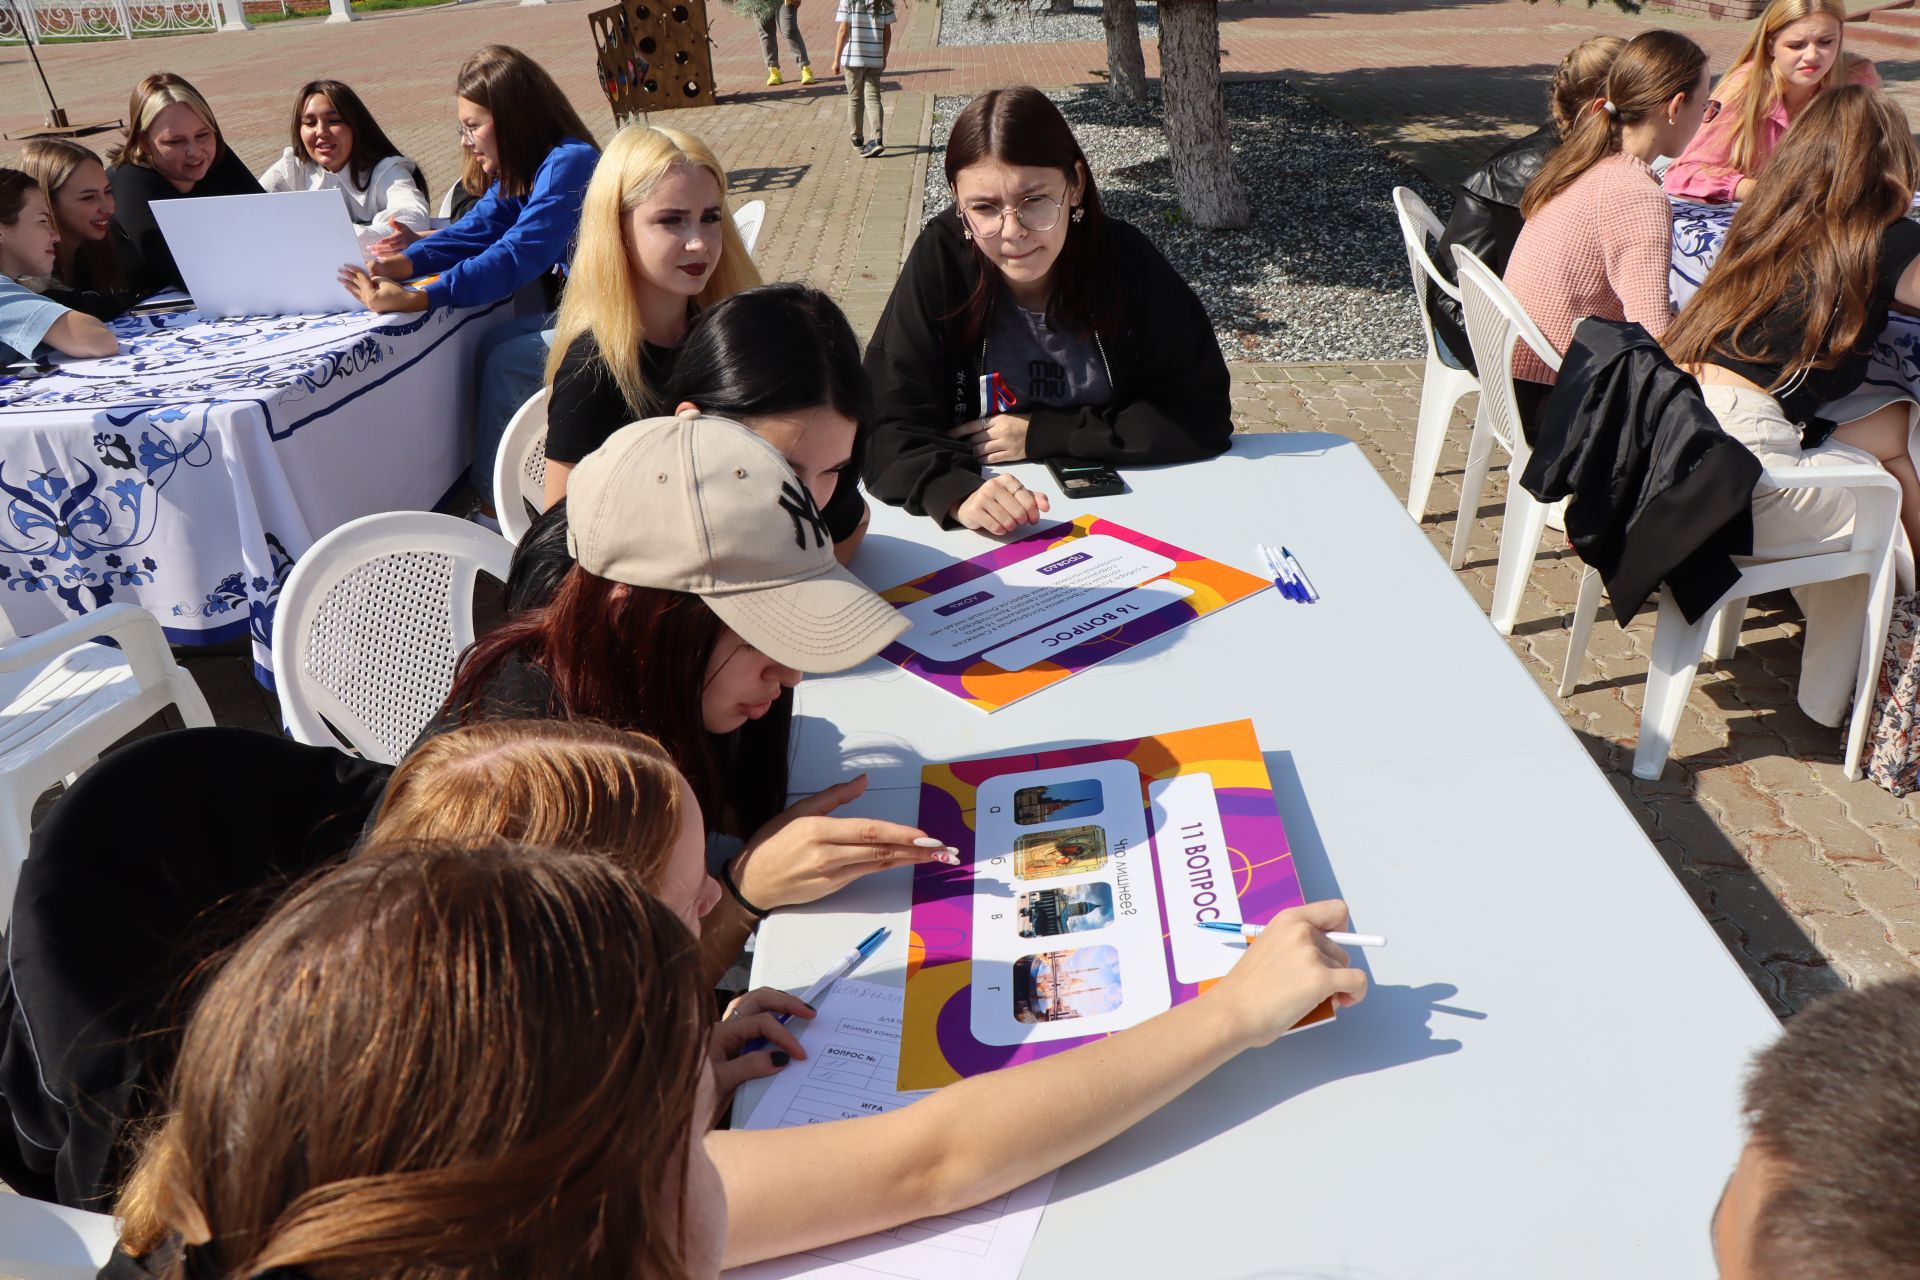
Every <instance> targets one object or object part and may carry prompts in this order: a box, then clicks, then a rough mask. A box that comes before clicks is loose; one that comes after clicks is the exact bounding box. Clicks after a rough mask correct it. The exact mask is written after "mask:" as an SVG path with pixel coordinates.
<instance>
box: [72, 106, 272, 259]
mask: <svg viewBox="0 0 1920 1280" xmlns="http://www.w3.org/2000/svg"><path fill="white" fill-rule="evenodd" d="M107 162H108V164H109V165H110V166H111V167H110V169H109V170H108V173H107V177H108V178H109V179H110V180H111V182H112V184H113V200H114V206H115V208H114V214H113V219H114V221H115V222H116V223H117V224H119V226H120V229H121V230H122V231H123V232H125V236H124V238H122V239H120V240H119V241H118V242H117V248H118V249H119V251H120V255H121V257H120V266H121V270H122V271H123V272H124V273H125V275H126V277H127V279H128V280H129V281H131V282H132V285H133V289H134V292H135V294H136V295H138V296H144V295H146V294H149V293H153V292H155V291H156V290H160V289H177V288H180V287H182V282H181V279H180V268H179V267H177V266H175V265H174V261H173V251H172V250H171V249H169V248H168V247H167V238H166V236H165V235H164V234H162V233H161V231H160V223H159V221H158V220H157V219H156V218H155V217H154V216H153V206H154V205H155V204H156V203H158V202H160V201H162V200H180V199H184V198H186V197H188V196H257V195H259V194H260V193H261V192H260V184H259V182H257V181H255V179H254V176H253V174H251V173H249V172H248V171H247V166H246V165H244V164H242V163H241V162H240V157H239V156H236V155H235V154H234V153H233V148H231V147H229V146H228V145H227V143H226V139H225V137H223V136H222V134H221V132H220V124H219V122H218V121H217V120H215V119H214V115H213V108H212V107H209V106H208V105H207V100H206V99H205V98H203V97H201V96H200V91H199V90H198V89H195V88H194V87H193V86H192V85H190V84H188V83H187V82H186V81H185V80H182V79H181V78H180V77H179V76H176V75H174V74H173V73H172V72H170V71H158V72H155V73H154V74H153V75H150V76H148V77H147V78H146V79H145V80H142V81H141V82H140V83H139V84H137V85H135V86H134V89H133V97H132V98H131V99H130V100H129V101H128V103H127V132H126V136H125V137H124V138H123V139H122V140H121V141H120V143H119V145H118V146H116V147H114V148H113V149H112V150H111V151H109V152H108V153H107Z"/></svg>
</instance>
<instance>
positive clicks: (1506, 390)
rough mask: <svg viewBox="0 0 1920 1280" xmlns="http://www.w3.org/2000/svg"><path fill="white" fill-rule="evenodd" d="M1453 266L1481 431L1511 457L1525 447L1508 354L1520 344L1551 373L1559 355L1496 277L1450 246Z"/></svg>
mask: <svg viewBox="0 0 1920 1280" xmlns="http://www.w3.org/2000/svg"><path fill="white" fill-rule="evenodd" d="M1453 261H1454V264H1455V266H1456V267H1458V269H1459V276H1460V310H1461V313H1462V314H1463V315H1464V316H1465V317H1466V321H1467V341H1468V342H1469V343H1471V344H1472V346H1473V362H1474V363H1475V364H1477V365H1479V366H1480V394H1481V396H1482V398H1483V401H1484V404H1485V407H1486V410H1487V425H1488V426H1489V427H1491V428H1492V430H1493V434H1494V435H1495V436H1496V437H1498V438H1499V441H1500V443H1501V445H1502V446H1504V447H1505V448H1506V451H1507V453H1508V454H1510V455H1512V454H1516V453H1517V452H1518V450H1520V449H1522V448H1524V447H1525V443H1526V435H1525V434H1524V433H1523V432H1522V431H1521V430H1520V409H1519V406H1518V404H1516V403H1515V401H1514V398H1513V349H1514V347H1516V346H1517V345H1519V344H1520V343H1522V342H1524V343H1526V344H1527V346H1529V347H1531V348H1532V349H1533V353H1534V354H1535V355H1537V356H1539V357H1540V361H1541V363H1543V364H1545V365H1546V366H1547V368H1549V369H1552V370H1554V371H1555V372H1556V373H1557V372H1559V369H1560V353H1559V352H1557V351H1555V350H1554V349H1553V344H1552V343H1551V342H1548V341H1547V340H1546V338H1545V337H1544V336H1543V335H1542V334H1541V332H1540V327H1539V326H1538V325H1536V324H1534V322H1533V321H1532V319H1531V318H1529V317H1528V315H1527V312H1526V309H1525V308H1524V307H1522V306H1521V305H1520V302H1519V300H1518V299H1516V298H1515V297H1514V296H1513V294H1512V292H1511V291H1509V290H1508V288H1507V286H1506V285H1504V284H1502V283H1501V282H1500V277H1499V276H1497V275H1495V274H1493V268H1491V267H1489V266H1488V265H1487V264H1486V263H1484V262H1482V261H1480V259H1479V257H1478V256H1477V255H1475V254H1474V252H1473V251H1472V250H1470V249H1468V248H1466V247H1465V246H1462V245H1455V246H1453Z"/></svg>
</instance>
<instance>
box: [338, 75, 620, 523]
mask: <svg viewBox="0 0 1920 1280" xmlns="http://www.w3.org/2000/svg"><path fill="white" fill-rule="evenodd" d="M456 94H457V96H456V99H455V105H456V107H457V109H458V113H459V120H460V142H461V145H462V146H463V147H465V148H466V150H467V152H468V154H469V155H470V156H471V157H472V158H473V159H474V160H475V162H477V163H478V164H479V166H480V167H481V169H482V170H483V171H484V172H485V174H486V176H487V179H488V182H489V185H488V187H487V192H486V194H485V195H484V196H482V197H481V198H480V200H479V201H478V203H476V204H475V205H474V206H473V207H472V208H471V209H469V210H467V212H466V214H465V215H464V216H463V217H462V218H461V219H460V220H459V221H458V222H455V223H454V224H453V225H452V226H450V227H447V228H445V229H444V230H441V231H435V232H432V233H431V234H427V235H420V234H418V233H416V232H415V231H414V230H413V229H412V228H411V227H408V226H407V225H406V224H404V223H401V224H399V225H397V226H395V227H394V229H393V233H392V234H391V235H389V236H387V237H386V238H384V239H382V240H379V241H376V242H375V243H374V245H373V255H374V256H373V258H372V259H371V261H369V262H368V263H367V264H366V266H365V267H364V268H363V267H361V266H358V265H349V266H346V267H344V268H342V270H341V273H340V279H341V283H343V284H344V285H345V286H346V288H347V291H348V292H349V293H351V294H353V296H354V297H356V298H358V299H360V301H361V302H362V303H364V304H365V305H366V306H367V307H368V308H369V309H370V310H373V311H381V312H395V311H425V310H426V309H428V308H429V307H444V306H455V307H471V306H482V305H485V304H488V303H493V302H498V301H499V300H501V299H502V298H508V297H512V296H513V295H514V294H515V293H517V292H518V291H519V290H521V289H523V288H525V287H526V286H528V285H531V284H535V283H536V282H543V283H544V284H545V285H546V286H547V289H546V296H545V298H544V302H545V309H544V310H543V311H542V312H540V313H539V314H535V315H531V316H526V317H524V318H522V319H519V320H511V321H508V322H507V323H505V324H500V325H496V326H494V327H493V328H492V329H490V330H488V331H487V333H486V334H485V335H484V336H483V337H482V338H481V340H480V342H479V344H478V346H477V347H476V349H475V353H474V359H475V365H476V367H477V368H478V369H479V370H480V386H479V401H478V407H477V409H476V412H475V416H474V444H473V459H474V461H473V470H472V473H471V479H472V482H473V487H474V489H475V491H476V492H478V493H482V494H491V493H492V492H493V459H494V454H495V453H496V452H497V451H498V449H499V446H500V437H501V436H502V435H503V434H504V433H505V432H506V429H507V423H508V422H509V421H511V420H512V418H513V414H514V411H515V410H517V409H518V408H519V407H520V406H521V405H522V404H524V403H526V400H527V397H528V396H530V395H532V394H533V393H534V392H535V391H536V390H538V389H539V384H540V371H541V369H542V368H544V367H545V365H546V357H547V345H548V338H547V336H546V335H547V332H548V331H549V330H550V329H551V327H552V324H553V320H552V316H551V309H552V307H553V305H554V303H555V302H556V301H557V300H558V293H559V282H560V280H561V279H563V275H564V272H565V270H566V267H567V262H568V260H569V258H570V257H571V255H572V251H573V243H574V234H575V232H576V231H578V230H579V226H580V208H581V202H582V200H583V199H584V198H585V195H586V190H587V182H588V180H589V179H590V178H592V176H593V170H594V165H595V164H596V163H597V162H598V161H599V159H600V149H599V148H598V147H596V146H595V145H594V142H593V131H592V130H590V129H589V128H587V125H586V122H585V121H583V120H581V119H580V115H579V113H578V112H576V111H575V110H574V109H573V105H572V104H571V103H569V102H568V101H567V96H566V94H564V93H562V92H561V90H560V86H559V85H557V84H555V83H554V81H553V77H552V76H550V75H548V74H547V72H546V70H545V69H544V68H543V67H541V66H540V64H539V63H537V62H535V61H534V60H533V59H531V58H529V57H528V56H527V55H526V54H524V53H521V52H520V51H519V50H518V49H514V48H511V47H509V46H507V45H503V44H492V45H487V46H485V47H483V48H481V49H480V50H479V51H478V52H476V53H475V54H474V55H473V56H472V57H471V58H468V59H467V61H466V64H465V65H464V66H463V67H461V69H460V75H459V79H458V81H457V87H456ZM435 274H437V275H438V277H439V278H438V279H436V280H434V281H433V282H432V283H430V284H428V285H427V286H426V287H424V288H420V289H415V288H409V287H407V286H405V285H402V284H400V283H398V282H399V281H402V280H409V279H412V278H414V277H415V276H424V275H435Z"/></svg>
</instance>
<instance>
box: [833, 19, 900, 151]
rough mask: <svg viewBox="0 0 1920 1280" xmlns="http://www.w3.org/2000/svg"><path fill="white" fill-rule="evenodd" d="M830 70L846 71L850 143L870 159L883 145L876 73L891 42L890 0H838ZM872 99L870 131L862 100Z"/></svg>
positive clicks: (884, 121)
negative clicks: (850, 132)
mask: <svg viewBox="0 0 1920 1280" xmlns="http://www.w3.org/2000/svg"><path fill="white" fill-rule="evenodd" d="M833 20H834V22H836V23H838V24H839V26H838V29H837V30H836V31H835V32H834V42H833V72H834V74H835V75H838V74H840V72H841V70H842V69H843V68H844V69H845V71H846V73H847V113H848V116H849V117H850V118H851V119H852V121H853V146H854V149H855V150H856V151H858V152H859V153H860V154H861V155H863V156H865V157H867V158H868V159H869V160H871V159H872V158H873V157H874V156H877V155H879V154H880V151H881V148H883V147H885V146H886V145H887V141H886V133H887V128H886V126H887V115H886V109H885V108H884V107H883V106H882V105H881V103H880V73H881V72H882V71H884V70H886V67H887V49H888V48H889V46H891V45H892V44H893V0H840V8H839V9H838V11H836V12H835V13H834V15H833ZM868 98H871V99H872V100H873V134H872V136H871V137H869V136H868V135H867V131H866V128H865V120H864V116H865V106H866V100H867V99H868Z"/></svg>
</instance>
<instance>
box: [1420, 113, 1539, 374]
mask: <svg viewBox="0 0 1920 1280" xmlns="http://www.w3.org/2000/svg"><path fill="white" fill-rule="evenodd" d="M1559 145H1560V133H1559V130H1557V129H1556V128H1554V126H1553V124H1552V123H1551V122H1549V123H1547V124H1544V125H1542V126H1541V127H1540V128H1538V129H1535V130H1534V131H1533V132H1532V133H1530V134H1528V135H1527V136H1526V137H1524V138H1520V139H1518V140H1517V141H1514V142H1509V143H1508V144H1507V145H1506V146H1504V147H1502V148H1500V149H1499V150H1498V151H1496V152H1494V153H1493V155H1492V157H1491V158H1489V159H1488V160H1487V162H1486V163H1485V164H1483V165H1481V166H1480V168H1479V169H1478V170H1476V171H1475V172H1474V173H1473V174H1472V175H1471V176H1469V177H1468V178H1467V180H1466V181H1465V182H1464V183H1462V184H1461V185H1460V186H1459V187H1457V188H1455V189H1454V193H1453V214H1452V216H1451V217H1449V218H1448V219H1447V229H1446V233H1445V234H1444V235H1442V236H1441V237H1440V247H1439V249H1438V250H1437V251H1436V252H1435V254H1434V265H1435V266H1437V267H1439V268H1440V274H1441V275H1443V276H1445V277H1446V278H1447V280H1448V281H1449V282H1452V280H1453V279H1454V271H1453V246H1455V245H1457V244H1462V245H1465V246H1466V247H1467V248H1468V249H1471V250H1472V251H1473V252H1474V254H1475V255H1476V256H1477V257H1479V259H1480V261H1482V262H1484V263H1486V264H1487V265H1488V266H1489V267H1491V268H1493V271H1494V273H1495V274H1496V275H1505V274H1506V270H1507V259H1508V258H1509V257H1510V256H1512V254H1513V242H1514V241H1516V240H1518V239H1519V238H1520V224H1521V221H1522V219H1521V217H1520V197H1521V196H1522V195H1524V194H1526V190H1527V184H1528V183H1529V182H1532V181H1533V180H1534V178H1535V177H1536V176H1537V175H1538V174H1539V172H1540V167H1541V166H1542V165H1544V164H1545V163H1546V162H1547V154H1548V153H1549V152H1551V151H1552V150H1553V149H1554V148H1555V147H1557V146H1559ZM1427 315H1428V316H1430V317H1431V318H1432V320H1433V331H1434V335H1435V336H1436V337H1438V338H1439V339H1440V341H1442V342H1444V343H1446V344H1447V347H1448V349H1449V350H1451V351H1452V352H1453V354H1454V355H1455V356H1457V357H1459V359H1460V361H1461V363H1463V364H1465V365H1466V366H1467V368H1469V369H1473V370H1474V372H1475V373H1478V372H1479V370H1478V369H1475V368H1474V363H1473V352H1472V350H1471V349H1470V348H1469V347H1468V345H1467V322H1466V320H1465V318H1464V317H1462V316H1461V314H1460V304H1459V303H1457V302H1455V301H1454V300H1453V299H1452V298H1449V297H1447V295H1446V294H1444V293H1441V292H1440V291H1439V290H1438V289H1434V288H1429V289H1428V290H1427Z"/></svg>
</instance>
